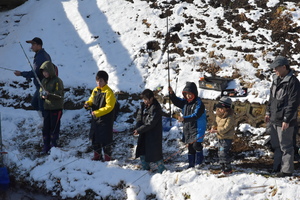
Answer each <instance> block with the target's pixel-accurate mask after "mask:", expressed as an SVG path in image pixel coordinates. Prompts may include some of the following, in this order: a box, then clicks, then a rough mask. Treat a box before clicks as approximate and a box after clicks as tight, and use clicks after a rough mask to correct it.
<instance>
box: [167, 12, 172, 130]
mask: <svg viewBox="0 0 300 200" xmlns="http://www.w3.org/2000/svg"><path fill="white" fill-rule="evenodd" d="M167 34H169V20H168V16H167ZM169 37H170V36H169ZM167 57H168V88H170V59H169V43H167ZM170 97H171V92H170V91H169V98H170ZM170 100H171V98H170V99H169V110H170V126H172V120H171V119H172V110H171V102H170Z"/></svg>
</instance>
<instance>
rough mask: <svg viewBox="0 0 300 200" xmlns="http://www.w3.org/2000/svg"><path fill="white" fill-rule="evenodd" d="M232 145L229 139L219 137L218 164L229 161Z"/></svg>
mask: <svg viewBox="0 0 300 200" xmlns="http://www.w3.org/2000/svg"><path fill="white" fill-rule="evenodd" d="M231 146H232V140H231V139H222V140H221V139H219V149H218V156H219V162H220V164H229V163H231V155H230V149H231Z"/></svg>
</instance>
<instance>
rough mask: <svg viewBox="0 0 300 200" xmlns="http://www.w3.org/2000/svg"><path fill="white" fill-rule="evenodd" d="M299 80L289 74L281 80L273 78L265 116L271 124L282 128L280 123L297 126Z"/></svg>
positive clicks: (299, 93)
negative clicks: (267, 116) (268, 117)
mask: <svg viewBox="0 0 300 200" xmlns="http://www.w3.org/2000/svg"><path fill="white" fill-rule="evenodd" d="M299 90H300V84H299V80H298V79H297V78H296V77H295V76H294V75H293V71H292V70H290V72H289V73H288V74H287V75H286V76H285V77H284V78H283V79H281V78H280V77H279V76H277V75H274V76H273V82H272V86H271V89H270V99H269V103H268V106H267V112H266V114H267V115H269V116H270V121H271V123H273V124H275V125H278V126H282V122H286V123H289V125H290V126H295V125H296V124H297V114H298V110H297V109H298V106H299V101H300V98H299V96H300V92H299Z"/></svg>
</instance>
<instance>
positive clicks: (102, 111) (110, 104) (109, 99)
mask: <svg viewBox="0 0 300 200" xmlns="http://www.w3.org/2000/svg"><path fill="white" fill-rule="evenodd" d="M105 102H106V104H105V106H104V107H102V108H99V109H98V110H94V114H95V116H96V117H101V116H103V115H106V114H108V113H110V112H111V111H112V110H113V109H114V107H115V104H116V97H115V95H114V93H113V92H112V91H111V90H106V95H105Z"/></svg>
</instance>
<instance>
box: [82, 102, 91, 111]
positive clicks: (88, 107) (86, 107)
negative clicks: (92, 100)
mask: <svg viewBox="0 0 300 200" xmlns="http://www.w3.org/2000/svg"><path fill="white" fill-rule="evenodd" d="M83 107H84V108H85V109H86V110H89V109H91V107H90V105H89V104H88V103H84V105H83Z"/></svg>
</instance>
